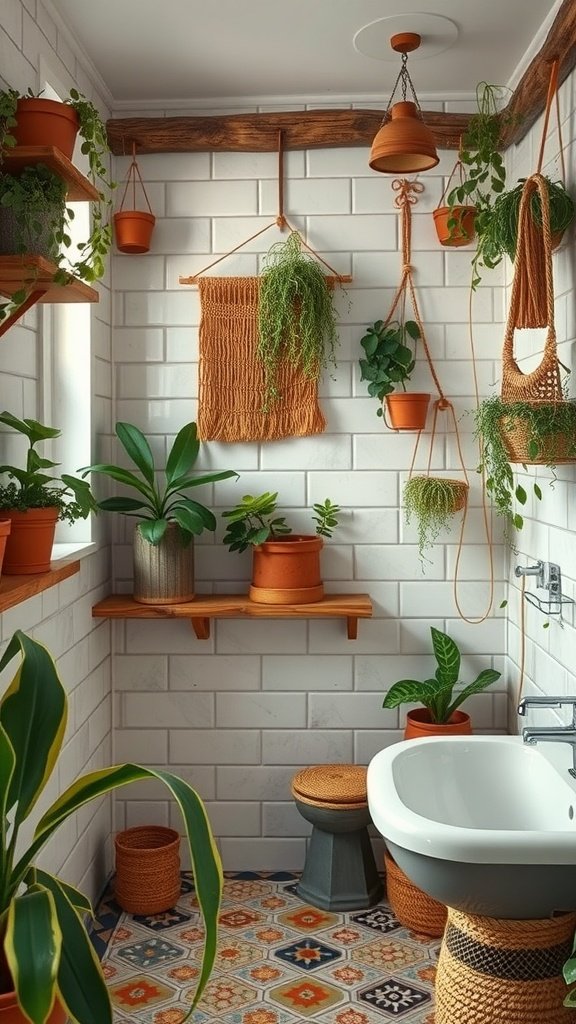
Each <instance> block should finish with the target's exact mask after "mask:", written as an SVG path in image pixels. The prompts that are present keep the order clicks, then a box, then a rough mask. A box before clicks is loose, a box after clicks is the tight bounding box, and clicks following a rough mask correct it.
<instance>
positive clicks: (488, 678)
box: [446, 668, 500, 718]
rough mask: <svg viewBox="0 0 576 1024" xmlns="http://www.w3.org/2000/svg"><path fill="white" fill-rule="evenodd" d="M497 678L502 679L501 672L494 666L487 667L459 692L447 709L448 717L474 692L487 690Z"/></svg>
mask: <svg viewBox="0 0 576 1024" xmlns="http://www.w3.org/2000/svg"><path fill="white" fill-rule="evenodd" d="M497 679H500V672H497V671H496V669H493V668H485V669H484V670H483V671H482V672H481V673H480V675H479V676H478V677H477V678H476V679H475V680H474V682H473V683H470V684H469V685H468V686H465V687H464V689H463V690H461V691H460V693H458V694H457V696H456V699H455V700H454V701H453V702H452V704H451V705H450V707H449V708H448V710H447V713H446V714H447V718H450V716H451V715H452V713H453V712H454V711H456V708H459V707H460V705H461V704H463V703H464V701H465V700H467V699H468V697H471V696H472V694H473V693H480V692H481V691H482V690H485V689H486V687H487V686H490V684H491V683H495V682H496V680H497Z"/></svg>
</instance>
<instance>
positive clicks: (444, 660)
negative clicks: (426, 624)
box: [430, 626, 460, 686]
mask: <svg viewBox="0 0 576 1024" xmlns="http://www.w3.org/2000/svg"><path fill="white" fill-rule="evenodd" d="M430 632H431V634H432V647H433V648H434V654H435V657H436V661H437V662H438V669H437V672H436V675H437V678H438V679H439V680H440V682H442V684H443V685H444V686H447V685H449V684H452V685H453V684H454V683H457V682H458V675H459V673H460V651H459V650H458V648H457V646H456V644H455V643H454V641H453V640H452V638H451V637H449V636H448V634H447V633H442V632H441V631H440V630H439V629H435V627H434V626H431V627H430Z"/></svg>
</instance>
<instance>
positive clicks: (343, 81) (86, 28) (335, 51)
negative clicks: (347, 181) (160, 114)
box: [47, 0, 558, 106]
mask: <svg viewBox="0 0 576 1024" xmlns="http://www.w3.org/2000/svg"><path fill="white" fill-rule="evenodd" d="M47 6H49V7H51V9H52V10H54V11H56V13H57V14H58V15H60V16H61V18H62V20H63V21H64V22H65V23H66V25H67V26H68V28H69V29H70V30H71V32H72V33H73V35H74V36H75V37H76V39H77V40H78V42H79V43H80V45H81V47H82V48H83V49H84V51H85V52H86V54H87V55H88V56H89V58H90V59H91V61H92V63H93V65H94V66H95V68H96V69H97V71H98V72H99V74H100V76H101V78H102V79H103V81H104V82H105V84H106V86H107V87H108V90H109V92H110V93H111V95H112V97H113V98H114V100H115V101H117V102H118V103H120V104H121V103H122V102H124V103H126V102H127V101H131V102H136V103H145V102H146V101H155V100H156V101H162V102H163V103H165V105H166V106H169V105H170V101H175V102H177V101H179V100H200V101H207V100H212V99H214V100H216V101H217V102H218V101H220V102H221V101H223V100H228V101H230V100H233V99H236V100H238V101H240V100H242V99H243V98H247V97H266V98H270V97H281V96H289V97H301V98H302V100H303V101H305V100H306V99H308V98H312V99H314V100H318V98H321V97H325V98H326V101H327V102H328V101H330V99H334V100H336V99H337V100H338V101H342V100H343V99H346V98H347V97H349V98H350V100H351V101H352V100H354V99H355V98H359V97H362V96H364V97H370V96H378V97H380V96H381V97H382V100H383V102H384V101H385V100H386V99H387V90H388V92H389V91H390V89H391V87H392V85H393V83H394V80H395V77H396V74H397V71H398V69H399V58H396V57H395V58H394V59H393V60H390V59H389V58H390V56H391V51H389V49H388V48H387V51H386V52H385V54H384V55H383V56H384V57H385V58H386V60H379V59H375V58H373V57H367V56H364V55H363V54H361V53H359V52H358V51H357V50H356V49H355V48H354V45H353V38H354V36H355V34H356V33H357V32H358V31H359V29H361V28H362V27H363V26H364V25H366V24H367V23H369V22H373V21H375V20H376V19H381V18H385V17H394V16H398V15H405V14H410V15H414V13H416V12H419V11H422V8H423V6H424V4H423V2H422V0H47ZM557 6H558V0H435V3H434V4H433V6H431V7H429V8H428V10H427V12H426V15H430V14H436V15H441V16H442V17H444V18H449V19H451V20H452V21H453V22H454V23H455V24H456V26H457V28H458V38H457V40H456V42H455V43H454V45H453V46H452V47H451V48H450V49H448V50H447V51H446V52H444V53H441V54H436V55H435V56H428V57H427V56H426V53H425V50H426V47H425V45H424V47H423V50H422V51H421V52H420V54H413V55H412V56H411V57H410V58H409V64H408V66H409V69H410V71H411V74H412V77H413V79H414V84H415V86H416V90H417V92H418V94H419V95H423V94H440V95H442V96H449V95H451V94H452V95H454V94H462V93H471V92H473V91H474V88H475V86H476V83H477V82H479V81H481V80H486V81H489V82H493V83H495V84H506V83H508V82H509V80H510V78H511V76H512V75H513V73H514V71H515V69H516V67H517V65H518V63H519V62H520V61H521V60H522V58H523V56H524V54H525V53H526V51H527V50H528V48H529V47H530V44H531V42H532V40H533V38H534V37H535V36H536V34H537V32H538V30H539V29H540V26H541V25H542V23H543V22H544V20H545V19H546V17H547V16H548V15H549V14H550V12H551V10H552V9H554V8H555V7H557ZM426 15H424V17H426ZM410 21H411V24H410V26H409V27H410V28H413V25H414V23H415V22H417V18H416V19H415V18H413V17H411V19H410ZM393 24H394V30H395V31H398V28H397V18H395V20H394V23H393ZM385 37H386V38H388V36H387V34H386V36H385ZM423 39H424V44H425V43H426V36H425V35H424V37H423ZM419 58H420V59H419Z"/></svg>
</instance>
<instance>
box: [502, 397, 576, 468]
mask: <svg viewBox="0 0 576 1024" xmlns="http://www.w3.org/2000/svg"><path fill="white" fill-rule="evenodd" d="M524 401H525V400H524ZM566 404H567V403H566V401H564V400H563V401H561V402H556V401H548V400H545V399H541V400H537V401H534V400H531V401H530V405H532V406H535V407H538V406H540V407H542V406H550V407H558V408H560V407H565V406H566ZM500 431H501V436H502V443H503V445H504V447H505V449H506V453H507V455H508V461H509V462H520V463H523V464H524V465H526V466H558V465H561V464H563V463H569V462H576V406H574V432H573V433H572V434H566V433H557V434H552V433H551V434H545V435H544V436H543V437H541V438H539V440H538V443H539V448H538V453H537V455H534V453H532V454H531V453H530V442H531V438H532V435H531V431H530V424H529V421H528V420H526V419H522V417H520V416H517V415H516V414H515V413H514V415H513V416H511V417H510V419H509V420H507V419H506V417H504V416H503V417H502V418H501V420H500Z"/></svg>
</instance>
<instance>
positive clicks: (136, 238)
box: [114, 144, 156, 255]
mask: <svg viewBox="0 0 576 1024" xmlns="http://www.w3.org/2000/svg"><path fill="white" fill-rule="evenodd" d="M130 186H131V195H132V208H131V209H128V210H125V209H124V203H125V201H126V196H127V194H128V189H129V188H130ZM137 187H139V188H140V189H141V191H142V194H143V196H144V199H145V200H146V205H147V206H148V211H146V210H139V209H137V208H136V188H137ZM155 224H156V218H155V216H154V214H153V213H152V207H151V206H150V201H149V199H148V195H147V192H146V189H145V187H144V182H143V181H142V175H141V174H140V168H139V167H138V164H137V162H136V146H135V144H133V146H132V160H131V162H130V166H129V167H128V171H127V174H126V184H125V187H124V193H123V195H122V201H121V203H120V208H119V209H118V211H117V212H116V213H115V214H114V237H115V240H116V248H117V249H118V250H119V251H120V252H125V253H129V254H130V255H138V254H140V253H145V252H148V251H149V250H150V242H151V239H152V232H153V230H154V225H155Z"/></svg>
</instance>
